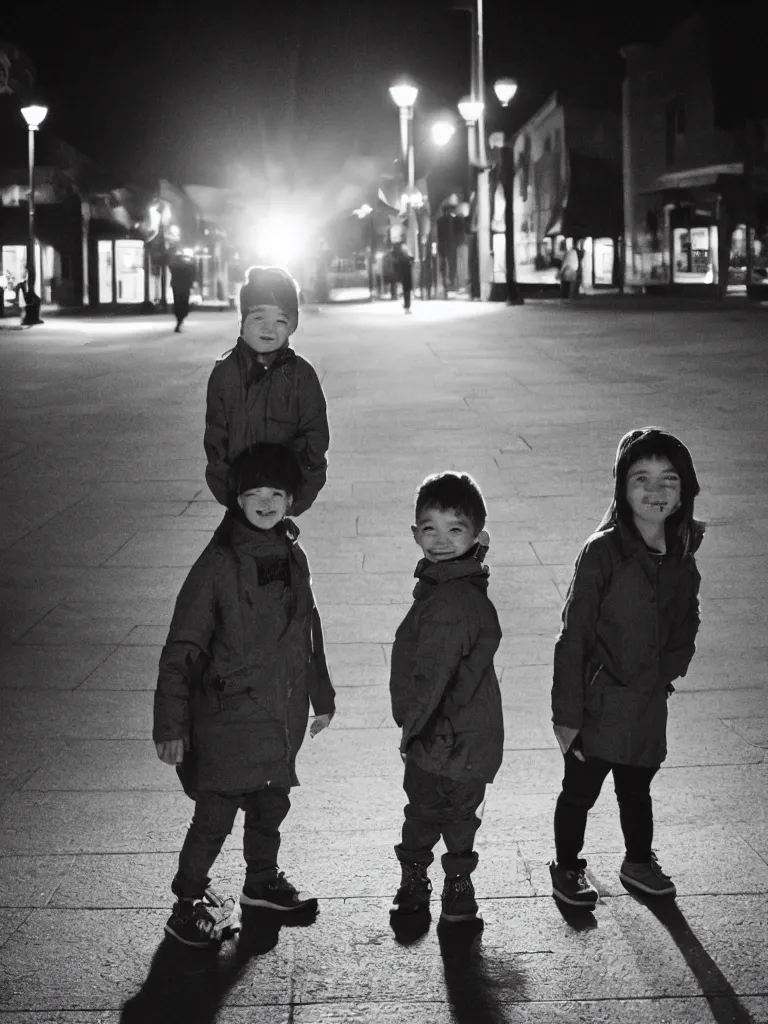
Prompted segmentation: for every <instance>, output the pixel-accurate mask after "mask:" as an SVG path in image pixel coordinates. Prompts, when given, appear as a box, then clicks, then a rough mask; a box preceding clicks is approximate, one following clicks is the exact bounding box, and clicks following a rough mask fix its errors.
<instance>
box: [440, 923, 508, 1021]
mask: <svg viewBox="0 0 768 1024" xmlns="http://www.w3.org/2000/svg"><path fill="white" fill-rule="evenodd" d="M482 933H483V922H482V920H477V921H468V922H466V923H464V924H445V923H444V922H439V923H438V926H437V939H438V942H439V943H440V955H441V956H442V958H443V971H444V973H445V988H446V993H447V996H448V1002H449V1004H450V1007H451V1010H452V1012H453V1017H454V1020H455V1021H456V1024H504V1022H505V1021H506V1020H508V1017H507V1016H505V1013H504V1004H503V1003H502V1002H501V1001H500V1000H499V997H498V994H497V992H498V991H499V990H500V989H501V985H500V982H499V981H498V980H497V979H494V978H493V977H491V974H490V972H489V970H488V963H487V961H486V958H485V956H484V954H483V950H482V943H481V936H482ZM503 971H504V989H503V991H504V993H505V994H506V996H507V1000H506V1001H507V1002H509V997H510V995H514V996H517V997H521V996H522V995H523V993H524V991H525V978H524V976H523V975H522V974H520V972H518V971H516V970H515V969H514V968H512V967H511V966H510V964H509V961H506V962H505V964H504V967H503ZM496 973H498V972H496Z"/></svg>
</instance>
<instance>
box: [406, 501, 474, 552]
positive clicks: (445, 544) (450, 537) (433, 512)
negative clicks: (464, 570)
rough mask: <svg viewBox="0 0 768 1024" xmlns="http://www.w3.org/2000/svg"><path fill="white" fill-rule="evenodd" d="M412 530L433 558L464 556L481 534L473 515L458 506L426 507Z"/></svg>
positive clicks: (415, 537)
mask: <svg viewBox="0 0 768 1024" xmlns="http://www.w3.org/2000/svg"><path fill="white" fill-rule="evenodd" d="M411 532H412V533H413V536H414V539H415V541H416V543H417V544H418V545H419V547H420V548H421V550H422V551H423V552H424V557H425V558H426V559H427V560H428V561H430V562H447V561H450V559H452V558H461V556H462V555H464V554H466V553H467V551H469V549H470V548H471V547H474V545H475V544H476V543H477V538H478V532H477V531H476V530H475V528H474V526H473V525H472V523H471V522H470V521H469V519H467V517H466V516H465V515H462V513H461V512H458V511H456V510H454V509H441V508H425V509H423V510H422V512H421V514H420V515H419V519H418V522H417V523H416V525H415V526H412V527H411Z"/></svg>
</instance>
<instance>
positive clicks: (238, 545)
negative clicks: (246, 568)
mask: <svg viewBox="0 0 768 1024" xmlns="http://www.w3.org/2000/svg"><path fill="white" fill-rule="evenodd" d="M215 536H216V539H217V540H218V541H220V542H221V543H223V544H226V545H228V546H229V547H231V548H233V549H234V550H235V551H236V552H237V553H238V554H244V555H261V556H266V555H274V554H278V553H280V552H282V553H283V554H285V553H286V550H287V549H288V548H290V547H292V546H293V545H294V544H295V543H296V541H297V540H298V538H299V528H298V526H297V525H296V523H294V521H293V520H292V519H283V520H281V522H279V523H278V524H277V526H275V527H273V528H272V529H271V530H259V529H257V528H256V527H255V526H251V524H250V523H249V522H248V520H247V519H246V518H245V516H244V515H243V513H242V510H241V509H240V506H239V505H238V506H236V508H235V509H230V510H229V512H228V513H227V515H226V516H225V518H224V521H223V522H222V523H221V525H220V526H219V528H218V529H217V530H216V534H215Z"/></svg>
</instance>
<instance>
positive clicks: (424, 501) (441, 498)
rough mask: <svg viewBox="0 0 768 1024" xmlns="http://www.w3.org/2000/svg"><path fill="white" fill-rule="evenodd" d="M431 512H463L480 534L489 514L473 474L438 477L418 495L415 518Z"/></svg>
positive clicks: (427, 482)
mask: <svg viewBox="0 0 768 1024" xmlns="http://www.w3.org/2000/svg"><path fill="white" fill-rule="evenodd" d="M428 508H438V509H440V510H441V511H443V512H448V511H451V512H459V513H460V514H461V515H463V516H466V518H467V519H468V520H469V521H470V523H472V528H473V529H474V530H475V532H476V533H480V531H481V530H482V529H483V527H484V526H485V520H486V516H487V511H486V508H485V502H484V501H483V495H482V494H481V492H480V488H479V487H478V485H477V483H476V482H475V481H474V480H473V479H472V477H471V476H470V475H469V473H461V474H459V473H435V474H434V475H433V476H428V477H427V478H426V480H425V481H424V482H423V483H422V485H421V487H419V489H418V491H417V492H416V508H415V518H416V522H418V521H419V516H420V515H421V514H422V512H424V511H425V510H426V509H428Z"/></svg>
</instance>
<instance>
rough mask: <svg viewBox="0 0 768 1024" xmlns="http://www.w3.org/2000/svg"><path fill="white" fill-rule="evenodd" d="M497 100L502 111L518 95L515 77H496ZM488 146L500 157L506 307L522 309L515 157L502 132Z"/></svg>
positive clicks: (495, 135) (496, 134) (494, 136)
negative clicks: (518, 283) (516, 245)
mask: <svg viewBox="0 0 768 1024" xmlns="http://www.w3.org/2000/svg"><path fill="white" fill-rule="evenodd" d="M493 91H494V92H495V93H496V97H497V99H498V101H499V103H501V105H502V107H504V108H505V109H506V108H507V107H508V106H509V104H510V101H511V100H512V99H513V97H514V96H515V93H516V92H517V82H516V81H515V80H514V78H499V79H498V80H497V81H496V82H495V83H494V86H493ZM491 146H492V147H493V148H494V149H495V150H496V152H497V153H498V155H499V172H500V178H501V187H502V189H503V190H504V267H505V273H504V276H505V277H506V281H507V305H508V306H521V305H522V304H523V297H522V295H521V294H520V289H519V288H518V285H517V268H516V258H515V206H514V203H515V154H514V151H513V150H510V148H509V146H507V145H506V138H505V136H504V133H503V132H495V133H494V134H493V135H492V136H491Z"/></svg>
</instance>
